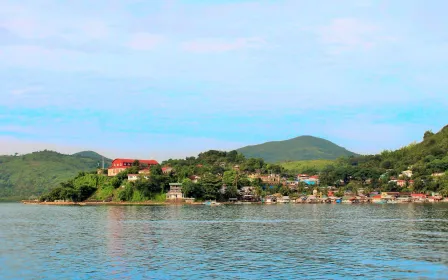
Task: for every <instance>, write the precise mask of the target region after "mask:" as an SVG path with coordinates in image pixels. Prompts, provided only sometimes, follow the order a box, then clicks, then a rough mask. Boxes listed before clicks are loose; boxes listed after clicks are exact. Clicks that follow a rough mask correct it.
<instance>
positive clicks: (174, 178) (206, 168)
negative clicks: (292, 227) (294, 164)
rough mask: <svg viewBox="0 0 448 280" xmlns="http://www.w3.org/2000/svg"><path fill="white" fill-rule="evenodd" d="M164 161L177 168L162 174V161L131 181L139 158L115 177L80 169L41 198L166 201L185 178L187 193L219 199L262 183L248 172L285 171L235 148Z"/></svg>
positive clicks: (44, 199)
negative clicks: (172, 184) (173, 185)
mask: <svg viewBox="0 0 448 280" xmlns="http://www.w3.org/2000/svg"><path fill="white" fill-rule="evenodd" d="M163 165H164V166H170V167H172V168H173V170H175V171H174V172H172V173H169V174H163V172H162V168H161V165H156V166H151V169H150V175H141V176H140V177H139V179H138V180H136V181H132V182H129V181H128V180H127V178H128V174H137V173H138V171H139V170H140V169H142V168H143V167H142V166H140V165H139V163H138V162H137V161H136V162H135V164H134V166H133V167H131V168H128V169H126V170H125V171H123V172H120V173H119V174H118V175H117V176H115V177H107V176H105V175H97V174H93V173H84V172H81V173H79V174H78V175H77V176H76V177H75V178H74V179H71V180H68V181H66V182H63V183H61V184H60V186H59V187H57V188H55V189H53V190H52V191H50V192H49V193H47V194H45V195H42V196H41V197H40V200H41V201H55V200H66V201H83V200H86V199H89V200H93V201H129V202H141V201H147V200H151V201H153V202H164V201H165V199H166V192H167V191H168V190H169V183H170V182H182V183H183V187H182V188H183V191H184V193H185V195H186V196H188V197H193V198H196V199H199V200H205V199H218V200H220V199H227V198H229V197H235V196H236V195H237V192H238V189H239V188H241V187H243V186H248V185H260V182H259V181H257V180H256V181H254V182H251V181H250V180H249V179H248V177H247V175H246V173H245V172H248V173H250V172H260V173H269V172H272V173H283V172H285V170H284V169H283V168H282V167H281V166H280V165H276V164H267V163H265V162H264V160H263V159H253V158H252V159H246V158H245V157H244V156H243V155H241V154H238V153H237V152H236V151H231V152H221V151H213V150H212V151H208V152H205V153H201V154H199V156H198V157H197V158H196V157H188V158H186V159H180V160H168V161H165V162H164V163H163ZM234 169H235V170H234ZM193 175H195V176H199V177H200V179H199V181H198V182H193V181H192V180H190V177H191V176H193ZM223 184H226V185H227V186H228V187H227V188H226V192H225V193H221V192H220V189H221V187H222V186H223Z"/></svg>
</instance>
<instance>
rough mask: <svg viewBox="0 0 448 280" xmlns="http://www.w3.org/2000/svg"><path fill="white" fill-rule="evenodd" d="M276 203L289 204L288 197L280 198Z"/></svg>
mask: <svg viewBox="0 0 448 280" xmlns="http://www.w3.org/2000/svg"><path fill="white" fill-rule="evenodd" d="M277 202H278V203H289V202H290V199H289V196H287V195H285V196H282V197H280V198H279V199H278V200H277Z"/></svg>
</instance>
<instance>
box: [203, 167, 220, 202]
mask: <svg viewBox="0 0 448 280" xmlns="http://www.w3.org/2000/svg"><path fill="white" fill-rule="evenodd" d="M200 184H201V186H202V187H203V189H204V198H205V199H216V197H217V195H218V191H219V189H220V188H221V185H222V180H221V178H219V177H217V176H215V175H213V174H212V173H206V174H204V176H202V178H201V180H200Z"/></svg>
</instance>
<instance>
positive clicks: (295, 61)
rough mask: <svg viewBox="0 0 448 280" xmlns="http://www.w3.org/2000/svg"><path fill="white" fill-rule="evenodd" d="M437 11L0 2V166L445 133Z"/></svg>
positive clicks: (424, 5) (335, 4) (354, 2)
mask: <svg viewBox="0 0 448 280" xmlns="http://www.w3.org/2000/svg"><path fill="white" fill-rule="evenodd" d="M447 10H448V2H446V1H431V2H430V3H429V2H423V1H412V0H411V1H409V0H408V1H399V0H395V1H381V0H379V1H374V0H344V1H337V0H328V1H318V0H317V1H301V0H285V1H282V0H278V1H274V0H271V1H260V0H258V1H236V0H227V1H226V0H219V1H215V0H214V1H206V0H169V1H168V0H164V1H157V0H151V1H138V0H123V1H119V0H108V1H103V0H96V1H87V0H78V1H50V0H41V1H27V0H24V1H8V0H0V61H1V63H0V154H12V153H14V152H19V153H25V152H30V151H34V150H42V149H45V148H47V149H53V150H57V151H60V152H64V153H72V152H76V151H80V150H95V151H98V152H100V153H103V154H105V155H107V156H109V157H124V156H126V157H139V158H155V159H159V160H163V159H167V158H170V157H172V158H178V157H185V156H189V155H195V154H197V153H198V152H200V151H204V150H208V149H221V150H230V149H234V148H238V147H241V146H245V145H248V144H256V143H261V142H265V141H270V140H283V139H288V138H292V137H296V136H299V135H314V136H318V137H324V138H326V139H329V140H331V141H333V142H335V143H337V144H339V145H341V146H344V147H346V148H348V149H350V150H353V151H355V152H358V153H376V152H380V151H382V150H384V149H395V148H398V147H401V146H404V145H407V144H409V143H411V142H413V141H420V140H421V138H422V135H423V133H424V132H425V131H426V130H433V131H438V130H439V129H440V128H441V127H443V126H444V125H446V124H447V123H448V110H447V109H446V108H447V106H448V93H447V91H448V90H447V89H448V80H447V79H446V77H447V76H448V67H447V66H446V65H448V33H447V32H446V26H448V18H446V15H445V11H447Z"/></svg>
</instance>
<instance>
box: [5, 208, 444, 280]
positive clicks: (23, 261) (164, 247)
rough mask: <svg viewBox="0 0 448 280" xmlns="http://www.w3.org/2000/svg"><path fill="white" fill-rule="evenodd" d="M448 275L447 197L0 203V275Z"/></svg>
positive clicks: (181, 276) (168, 276)
mask: <svg viewBox="0 0 448 280" xmlns="http://www.w3.org/2000/svg"><path fill="white" fill-rule="evenodd" d="M355 277H361V278H376V279H378V278H389V279H408V278H427V279H428V278H431V279H448V204H446V203H435V204H394V205H387V204H385V205H374V204H369V205H328V204H314V205H312V204H299V205H298V204H285V205H222V206H218V207H210V206H204V205H190V206H187V205H173V206H45V205H23V204H19V203H0V278H1V279H266V278H276V279H298V278H304V279H313V278H319V279H322V278H324V279H340V278H344V279H346V278H355Z"/></svg>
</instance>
